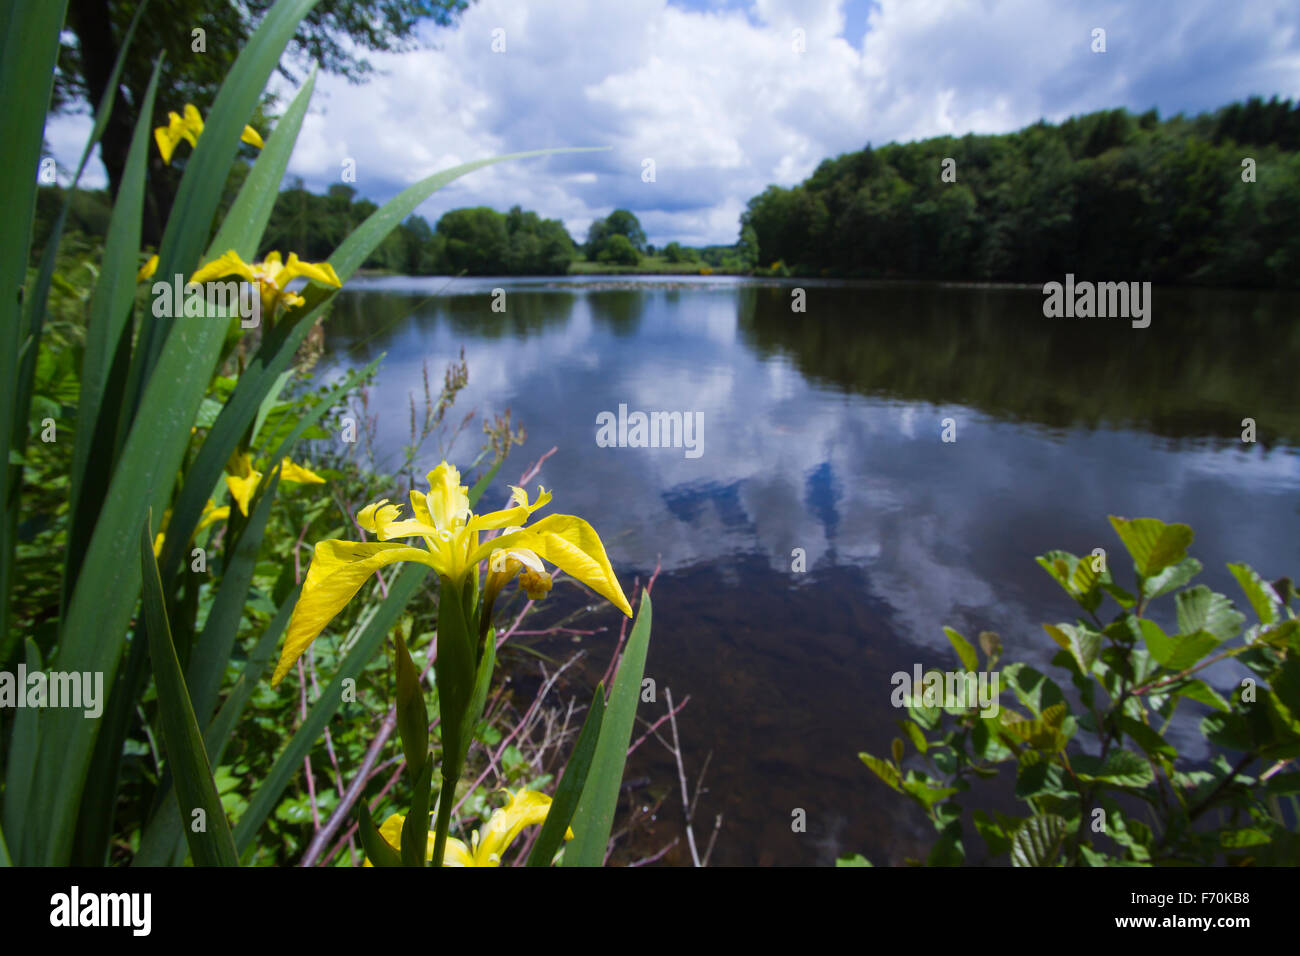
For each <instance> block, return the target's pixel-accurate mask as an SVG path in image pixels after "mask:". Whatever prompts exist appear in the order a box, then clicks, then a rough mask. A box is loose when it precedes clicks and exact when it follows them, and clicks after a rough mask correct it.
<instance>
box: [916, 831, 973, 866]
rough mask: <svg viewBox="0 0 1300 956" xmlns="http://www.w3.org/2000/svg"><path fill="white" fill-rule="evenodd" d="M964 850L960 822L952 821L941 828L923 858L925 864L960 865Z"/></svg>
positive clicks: (964, 857)
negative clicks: (937, 837) (927, 853)
mask: <svg viewBox="0 0 1300 956" xmlns="http://www.w3.org/2000/svg"><path fill="white" fill-rule="evenodd" d="M965 861H966V850H965V848H964V847H963V846H962V845H961V824H960V823H958V822H956V821H953V822H952V823H949V824H948V825H947V826H945V827H944V828H943V830H942V831H941V833H940V836H939V839H938V840H937V841H935V844H934V846H933V847H931V848H930V853H929V855H928V856H927V857H926V858H925V865H926V866H961V865H962V863H964V862H965Z"/></svg>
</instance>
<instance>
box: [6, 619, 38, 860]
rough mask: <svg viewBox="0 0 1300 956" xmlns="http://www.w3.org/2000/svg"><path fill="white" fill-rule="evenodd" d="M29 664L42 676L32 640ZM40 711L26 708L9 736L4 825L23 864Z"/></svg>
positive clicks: (28, 644) (28, 647) (32, 671)
mask: <svg viewBox="0 0 1300 956" xmlns="http://www.w3.org/2000/svg"><path fill="white" fill-rule="evenodd" d="M25 643H26V652H27V657H26V663H27V672H28V673H29V674H35V673H40V671H41V651H40V648H38V647H37V646H36V642H35V641H33V640H32V639H31V638H30V637H29V638H27V640H26V642H25ZM40 718H41V711H40V709H39V708H37V707H23V708H21V709H20V710H19V711H18V713H17V714H16V715H14V725H13V730H12V731H11V732H10V735H9V760H8V762H7V764H6V767H5V794H4V825H5V828H6V829H7V830H8V831H9V832H10V833H11V834H13V841H14V842H13V847H12V850H13V855H14V859H16V860H18V861H19V862H20V863H21V862H22V861H23V860H24V856H23V852H24V850H23V847H24V844H25V842H26V841H25V839H24V834H25V831H26V828H27V827H28V826H29V824H28V813H27V808H28V805H29V802H30V794H31V789H32V777H33V775H34V773H35V770H36V758H37V755H38V754H39V753H40V740H41V720H40Z"/></svg>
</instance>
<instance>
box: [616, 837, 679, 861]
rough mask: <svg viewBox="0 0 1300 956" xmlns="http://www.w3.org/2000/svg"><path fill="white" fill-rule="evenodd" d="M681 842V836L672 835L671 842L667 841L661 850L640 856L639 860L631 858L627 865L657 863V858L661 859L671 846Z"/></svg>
mask: <svg viewBox="0 0 1300 956" xmlns="http://www.w3.org/2000/svg"><path fill="white" fill-rule="evenodd" d="M681 842H682V838H681V837H673V842H672V843H669V844H668V845H667V846H666V847H664V848H663V849H662V850H660V851H659V852H658V853H655V854H654V855H652V856H647V857H642V858H641V859H639V860H633V861H632V862H631V863H629V864H628V866H629V867H632V866H648V865H650V864H651V863H657V862H658V861H659V860H661V859H663V858H664V856H665V855H667V853H668V851H669V850H671V849H672V848H673V847H675V846H676V845H677V844H678V843H681Z"/></svg>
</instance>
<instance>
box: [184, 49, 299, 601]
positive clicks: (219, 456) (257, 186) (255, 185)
mask: <svg viewBox="0 0 1300 956" xmlns="http://www.w3.org/2000/svg"><path fill="white" fill-rule="evenodd" d="M315 76H316V74H315V71H314V70H313V72H312V75H311V76H310V77H308V79H307V82H306V83H304V84H303V87H302V89H301V90H299V91H298V94H297V96H295V97H294V99H293V102H292V103H291V104H290V105H289V108H288V109H287V110H286V111H285V114H284V116H282V117H281V118H280V122H279V123H278V124H277V125H276V128H275V132H273V133H272V134H271V136H270V137H269V138H268V140H267V142H266V146H265V147H264V148H263V149H262V152H261V155H260V156H258V157H257V161H256V162H255V163H254V164H253V168H252V169H251V170H249V173H248V177H247V178H246V179H245V180H244V184H243V185H242V186H241V187H240V189H239V194H238V195H237V196H236V197H235V201H234V203H233V204H232V205H231V207H230V212H229V213H228V214H227V215H226V218H225V220H224V222H223V223H222V225H221V228H220V229H219V230H218V232H217V235H216V237H215V238H214V239H213V240H212V242H211V243H210V244H209V246H208V252H207V255H206V256H205V258H214V257H215V256H217V255H221V254H222V253H224V252H225V251H226V250H227V249H234V250H235V251H236V252H237V253H239V255H240V257H241V258H242V259H244V260H245V261H247V260H250V259H252V258H253V257H254V256H255V254H256V252H257V246H258V243H259V242H261V239H262V233H263V232H264V231H265V230H266V223H267V222H268V220H269V219H270V217H271V210H272V209H273V208H274V206H275V200H276V196H277V195H278V191H279V188H280V182H281V180H283V179H284V173H285V170H286V169H288V166H289V158H290V156H291V155H292V154H293V147H294V144H295V143H296V142H297V139H298V133H299V131H300V130H301V128H302V120H303V117H304V116H305V115H306V114H307V107H308V105H309V104H310V102H311V96H312V91H313V90H314V89H315ZM205 132H206V130H205ZM277 334H282V333H280V329H279V327H277V329H276V330H275V331H273V332H272V333H271V335H270V336H268V338H271V337H274V336H276V335H277ZM257 355H261V349H259V350H258V353H257ZM290 357H292V353H290ZM257 363H258V359H257V358H256V357H254V359H253V360H252V362H251V363H250V367H249V368H246V369H245V370H244V372H243V373H242V374H241V375H240V382H241V384H242V382H243V380H244V377H245V376H247V375H248V374H249V371H250V369H252V368H256V367H257ZM285 364H286V367H287V365H288V362H287V361H286V363H285ZM238 391H239V387H238V386H237V387H236V392H238ZM233 399H234V396H232V397H231V400H232V401H233ZM229 404H230V402H227V408H223V409H222V410H221V414H220V415H219V416H218V419H217V421H216V422H215V423H214V424H213V427H212V428H211V429H209V431H208V434H207V437H206V438H205V439H204V442H203V445H202V446H201V447H200V449H199V453H198V455H197V456H196V457H195V460H194V462H193V464H191V466H190V469H189V471H188V472H187V473H186V476H185V483H184V484H183V485H182V486H181V491H180V494H179V496H178V497H177V500H176V504H175V506H174V507H173V508H172V517H171V524H170V527H172V528H174V529H175V530H176V534H177V535H179V536H180V537H179V539H178V541H176V542H170V543H169V544H168V545H167V546H165V547H164V549H163V554H162V560H161V561H160V562H159V567H160V568H162V575H163V580H164V581H170V580H172V578H174V577H175V575H176V572H177V570H178V568H179V567H180V560H181V556H182V554H183V553H184V549H183V548H182V547H181V545H182V544H183V543H184V542H186V541H188V540H189V539H190V535H192V534H193V533H194V529H195V528H196V527H198V523H199V519H200V518H201V517H202V515H203V506H204V505H205V504H206V503H207V500H208V497H209V496H210V495H211V494H212V489H213V488H214V487H215V486H216V484H217V482H219V481H220V480H221V472H222V470H223V469H224V468H225V465H226V462H227V461H229V460H230V456H231V454H232V453H233V452H234V450H235V448H236V446H237V445H238V444H239V441H240V439H242V438H243V435H244V431H245V430H246V429H247V427H248V422H247V421H245V422H243V424H242V427H237V428H235V427H232V425H236V424H238V423H237V422H234V421H231V420H229V419H228V411H227V409H228V407H229ZM259 404H260V397H259ZM235 417H237V416H230V418H231V419H233V418H235ZM223 419H227V420H226V421H224V422H223ZM209 445H211V446H212V447H211V448H209V447H208V446H209Z"/></svg>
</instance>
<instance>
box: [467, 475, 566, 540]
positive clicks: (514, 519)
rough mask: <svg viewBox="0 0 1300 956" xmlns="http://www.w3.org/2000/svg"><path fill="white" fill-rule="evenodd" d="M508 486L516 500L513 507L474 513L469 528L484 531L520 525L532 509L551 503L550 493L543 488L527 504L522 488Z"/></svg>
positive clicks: (535, 509)
mask: <svg viewBox="0 0 1300 956" xmlns="http://www.w3.org/2000/svg"><path fill="white" fill-rule="evenodd" d="M510 487H511V489H512V490H513V492H514V494H513V500H514V501H515V502H517V504H516V505H515V507H513V508H507V509H506V510H505V511H490V512H488V513H487V514H483V515H475V516H474V517H473V518H471V519H470V522H469V527H470V530H472V531H486V530H488V529H490V528H509V527H511V526H513V525H522V524H523V523H524V522H525V521H527V520H528V516H529V515H531V514H532V513H533V512H534V511H537V510H538V509H539V508H545V507H546V506H547V505H548V504H550V503H551V493H550V492H549V491H547V490H546V489H545V488H541V489H539V491H540V494H539V495H538V497H537V500H536V501H535V502H533V503H532V504H529V503H528V493H527V492H526V491H524V490H523V489H522V488H515V487H514V486H513V485H511V486H510Z"/></svg>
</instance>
